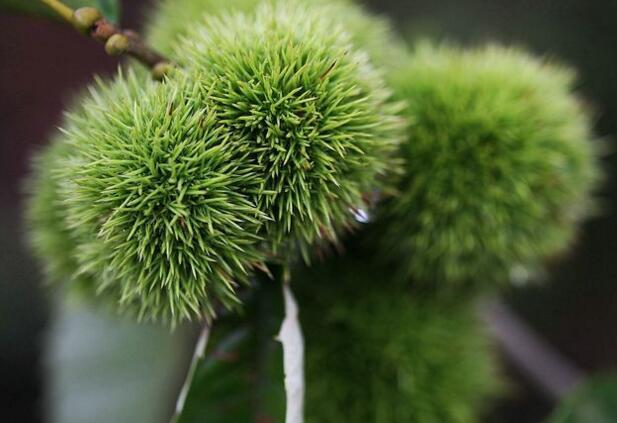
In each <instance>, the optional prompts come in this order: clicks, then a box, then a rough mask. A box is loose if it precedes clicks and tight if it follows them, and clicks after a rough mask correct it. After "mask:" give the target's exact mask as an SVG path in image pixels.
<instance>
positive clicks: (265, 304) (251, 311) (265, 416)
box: [180, 275, 285, 423]
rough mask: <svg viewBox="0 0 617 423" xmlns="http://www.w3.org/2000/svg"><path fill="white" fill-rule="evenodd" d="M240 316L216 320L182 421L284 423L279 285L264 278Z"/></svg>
mask: <svg viewBox="0 0 617 423" xmlns="http://www.w3.org/2000/svg"><path fill="white" fill-rule="evenodd" d="M258 279H260V282H259V283H258V284H256V286H255V289H254V290H253V291H252V295H251V296H250V298H248V299H247V300H246V302H245V307H243V309H242V313H241V314H239V315H227V316H225V317H224V318H222V319H220V320H217V322H216V325H215V328H214V330H213V331H212V337H211V339H210V342H209V347H208V352H207V354H206V357H205V358H204V360H203V361H202V362H201V363H200V365H199V367H198V369H197V372H196V374H195V379H194V381H193V384H192V386H191V391H190V393H189V396H188V398H187V402H186V405H185V408H184V412H183V413H182V417H181V419H180V422H181V423H191V422H195V423H198V422H203V421H207V422H208V423H236V422H283V421H284V420H285V417H284V415H285V389H284V385H283V377H284V375H283V357H282V350H281V345H280V343H279V342H278V341H276V340H275V336H276V334H277V333H278V330H279V327H280V324H281V319H282V315H283V304H282V301H281V294H280V285H279V284H278V283H276V282H274V281H272V280H268V279H267V278H265V277H263V275H260V277H259V278H258Z"/></svg>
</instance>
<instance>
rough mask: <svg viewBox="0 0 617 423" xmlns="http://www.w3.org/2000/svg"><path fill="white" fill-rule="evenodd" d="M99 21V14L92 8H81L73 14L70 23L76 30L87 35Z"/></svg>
mask: <svg viewBox="0 0 617 423" xmlns="http://www.w3.org/2000/svg"><path fill="white" fill-rule="evenodd" d="M101 19H103V16H102V15H101V12H99V11H98V10H97V9H95V8H94V7H81V8H79V9H77V10H75V11H74V12H73V17H72V19H71V23H72V24H73V27H75V29H76V30H78V31H79V32H81V33H82V34H84V35H88V34H89V33H90V32H91V31H92V29H93V28H94V27H95V26H96V24H97V22H98V21H100V20H101Z"/></svg>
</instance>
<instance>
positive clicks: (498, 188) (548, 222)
mask: <svg viewBox="0 0 617 423" xmlns="http://www.w3.org/2000/svg"><path fill="white" fill-rule="evenodd" d="M391 79H392V86H393V88H394V89H395V91H396V93H397V96H398V98H399V99H401V100H405V101H406V102H407V104H408V106H407V110H406V112H405V114H406V115H407V116H408V117H409V120H410V121H411V125H410V127H409V130H408V137H407V142H405V143H404V144H403V146H402V149H401V154H402V156H403V158H404V159H405V160H406V161H407V164H406V169H405V175H404V177H403V178H402V179H401V181H400V185H399V191H400V195H399V196H398V197H396V198H391V199H390V200H388V201H386V202H385V204H384V205H383V207H382V208H381V212H380V216H379V218H378V222H377V226H376V228H375V233H376V234H377V236H376V237H377V240H378V242H379V243H380V244H381V246H382V249H381V253H382V254H383V255H384V256H385V257H387V258H388V259H392V260H394V261H396V262H397V263H400V266H399V268H400V271H401V275H402V277H404V278H409V277H412V278H413V279H414V280H416V281H417V282H420V283H429V284H433V283H437V284H438V285H436V286H443V284H442V283H449V284H456V285H458V284H463V283H471V282H477V283H480V284H484V286H489V285H492V284H494V283H495V282H496V281H502V282H503V281H507V280H508V276H509V274H510V272H512V271H513V270H515V269H521V270H522V269H528V268H534V267H537V266H540V265H541V261H542V260H543V259H545V258H547V257H549V256H551V255H554V254H556V253H558V252H560V251H561V250H562V249H564V248H565V247H567V246H568V245H569V243H570V242H571V241H572V239H573V236H574V234H575V232H576V229H577V223H578V222H579V221H580V220H581V218H583V217H585V216H587V215H588V214H589V212H590V203H591V202H590V190H591V189H592V188H593V187H594V185H595V182H596V181H597V179H598V174H599V171H598V163H597V154H596V152H595V147H594V142H593V141H594V140H593V136H592V134H591V123H590V118H589V114H588V113H587V111H586V110H585V109H584V107H583V106H582V104H581V103H580V102H579V101H578V99H577V98H576V97H575V96H574V95H573V93H572V90H573V84H574V74H573V72H572V71H571V70H570V69H568V68H565V67H562V66H558V65H555V64H552V63H547V62H545V61H543V60H539V59H536V58H534V57H532V56H530V55H528V54H526V53H524V52H522V51H519V50H515V49H507V48H500V47H487V48H482V49H478V50H473V51H467V52H466V51H461V50H458V49H455V48H448V47H438V48H434V47H430V46H427V45H422V46H420V47H419V48H418V49H417V50H416V51H415V53H414V55H413V57H411V59H410V60H409V61H408V63H407V65H406V66H405V67H404V68H403V69H401V70H400V71H397V72H396V73H394V75H393V77H392V78H391Z"/></svg>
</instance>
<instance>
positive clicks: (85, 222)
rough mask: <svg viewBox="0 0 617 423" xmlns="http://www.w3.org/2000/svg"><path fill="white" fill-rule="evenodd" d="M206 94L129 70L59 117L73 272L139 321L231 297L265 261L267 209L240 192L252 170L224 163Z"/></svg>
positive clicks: (247, 187) (183, 314) (185, 313)
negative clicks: (261, 246)
mask: <svg viewBox="0 0 617 423" xmlns="http://www.w3.org/2000/svg"><path fill="white" fill-rule="evenodd" d="M208 96H209V93H208V91H207V90H200V89H199V88H198V87H196V86H195V84H192V83H191V82H190V81H189V80H187V79H186V78H184V77H182V76H181V75H178V77H177V78H176V79H175V82H174V83H171V82H170V83H167V84H157V83H154V82H149V81H144V80H139V79H137V78H136V77H134V76H133V75H132V74H129V76H128V77H127V78H124V77H123V76H119V77H118V78H117V79H116V81H114V82H113V83H110V84H104V83H99V84H98V87H97V88H96V89H93V90H92V94H91V96H90V97H89V98H88V99H86V100H85V101H84V102H83V104H82V106H81V107H80V108H78V109H77V110H75V111H73V112H72V113H70V114H69V115H68V118H67V123H66V125H65V126H66V129H65V131H64V132H65V139H64V142H65V143H66V144H67V146H68V148H70V149H71V151H70V155H69V157H68V158H66V159H65V160H62V161H61V162H60V163H59V164H58V165H57V168H58V169H60V170H61V171H59V172H58V175H57V178H58V181H62V189H61V198H62V201H63V207H66V209H67V210H66V214H67V217H66V222H65V223H66V224H67V225H68V228H69V229H70V230H71V231H72V233H73V234H74V239H76V240H77V242H78V244H77V245H76V247H75V249H76V256H77V259H78V262H79V273H80V274H85V275H91V276H92V277H93V278H94V279H95V280H96V284H95V285H94V286H92V289H93V290H96V292H97V293H101V292H102V293H107V294H108V296H111V297H112V300H113V302H119V308H120V309H123V310H128V311H130V312H134V313H136V314H137V315H138V316H139V317H140V318H145V319H157V318H162V319H164V320H171V321H177V320H181V319H186V318H191V317H194V316H201V315H203V314H204V313H207V312H211V307H212V303H213V301H220V302H221V303H223V304H224V305H226V306H231V305H233V304H234V303H236V302H237V299H236V295H235V291H236V285H237V283H239V282H242V281H246V278H247V275H248V272H249V270H250V268H251V267H252V266H254V265H260V264H261V255H260V254H259V252H258V240H259V239H258V237H257V235H256V233H257V231H258V229H259V226H260V224H261V221H262V219H263V217H262V216H261V214H260V213H259V212H258V211H257V210H256V209H255V207H254V206H253V204H252V202H251V201H250V199H249V198H247V197H246V196H245V195H244V194H242V193H241V192H242V191H246V192H251V190H252V189H255V188H256V186H257V180H256V178H255V176H254V175H255V172H254V170H253V169H252V168H251V166H249V165H246V166H242V167H239V166H238V164H237V162H236V161H234V160H231V158H232V154H231V151H230V149H229V147H228V145H229V136H228V135H226V134H225V133H224V131H223V130H222V127H221V126H218V125H216V119H215V114H214V111H213V110H212V109H211V108H208V107H207V106H206V105H205V104H204V98H206V97H208ZM234 157H236V158H237V157H238V156H237V155H236V156H234ZM41 230H42V228H41Z"/></svg>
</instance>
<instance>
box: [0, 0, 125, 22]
mask: <svg viewBox="0 0 617 423" xmlns="http://www.w3.org/2000/svg"><path fill="white" fill-rule="evenodd" d="M63 3H65V4H66V5H67V6H70V7H72V8H74V9H77V8H79V7H86V6H90V7H96V8H97V9H98V10H100V11H101V13H102V14H103V16H105V17H106V18H107V19H109V20H110V21H111V22H114V23H117V22H118V20H119V19H120V1H119V0H63ZM4 11H7V12H12V13H20V14H26V15H33V16H39V17H44V18H50V19H56V20H57V19H59V17H58V15H57V14H56V13H55V12H54V11H53V10H51V9H50V8H49V6H47V5H45V4H44V3H42V2H41V1H40V0H0V12H4Z"/></svg>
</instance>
